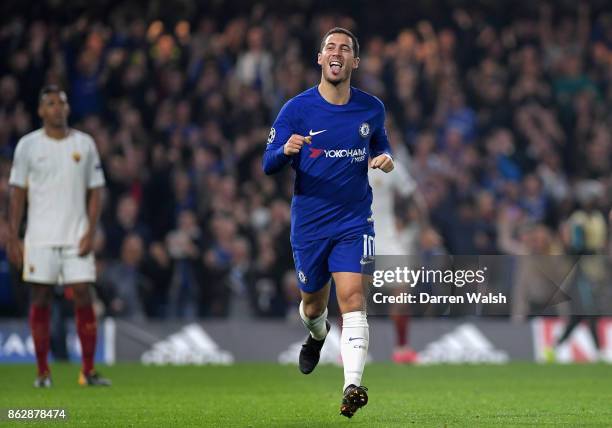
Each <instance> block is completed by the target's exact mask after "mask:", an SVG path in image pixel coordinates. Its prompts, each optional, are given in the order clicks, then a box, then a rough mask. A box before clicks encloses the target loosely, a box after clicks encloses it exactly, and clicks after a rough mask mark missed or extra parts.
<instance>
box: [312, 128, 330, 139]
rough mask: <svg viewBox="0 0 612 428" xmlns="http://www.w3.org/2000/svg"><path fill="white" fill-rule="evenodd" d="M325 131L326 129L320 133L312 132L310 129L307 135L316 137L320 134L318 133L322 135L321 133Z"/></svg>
mask: <svg viewBox="0 0 612 428" xmlns="http://www.w3.org/2000/svg"><path fill="white" fill-rule="evenodd" d="M325 131H327V129H324V130H322V131H317V132H313V130H312V129H311V130H310V131H309V132H308V135H310V136H311V137H314V136H315V135H318V134H320V133H322V132H325Z"/></svg>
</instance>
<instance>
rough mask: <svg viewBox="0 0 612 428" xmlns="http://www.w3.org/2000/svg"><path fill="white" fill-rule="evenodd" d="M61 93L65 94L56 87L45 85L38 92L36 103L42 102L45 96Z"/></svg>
mask: <svg viewBox="0 0 612 428" xmlns="http://www.w3.org/2000/svg"><path fill="white" fill-rule="evenodd" d="M62 92H65V91H64V90H63V89H62V88H60V87H59V86H58V85H45V86H43V88H42V89H41V90H40V93H39V94H38V102H39V103H40V102H42V100H43V97H44V96H45V95H49V94H61V93H62Z"/></svg>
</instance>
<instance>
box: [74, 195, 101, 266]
mask: <svg viewBox="0 0 612 428" xmlns="http://www.w3.org/2000/svg"><path fill="white" fill-rule="evenodd" d="M101 211H102V187H96V188H93V189H89V190H88V192H87V219H88V221H89V227H88V228H87V231H86V232H85V234H84V235H83V237H82V238H81V240H80V241H79V256H85V255H87V254H89V253H91V251H92V249H93V241H94V237H95V235H96V226H97V224H98V219H99V218H100V212H101Z"/></svg>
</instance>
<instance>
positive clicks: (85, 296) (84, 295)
mask: <svg viewBox="0 0 612 428" xmlns="http://www.w3.org/2000/svg"><path fill="white" fill-rule="evenodd" d="M72 291H73V293H74V294H73V295H74V303H75V304H76V305H77V306H82V305H86V304H89V303H91V291H90V289H89V285H88V284H76V285H74V286H73V287H72Z"/></svg>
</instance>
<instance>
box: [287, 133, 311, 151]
mask: <svg viewBox="0 0 612 428" xmlns="http://www.w3.org/2000/svg"><path fill="white" fill-rule="evenodd" d="M306 142H308V141H307V140H306V137H304V136H303V135H298V134H293V135H291V137H289V139H288V140H287V142H286V143H285V145H284V146H283V153H284V154H285V155H287V156H293V155H295V154H296V153H299V152H300V150H302V147H303V146H304V143H306Z"/></svg>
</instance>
